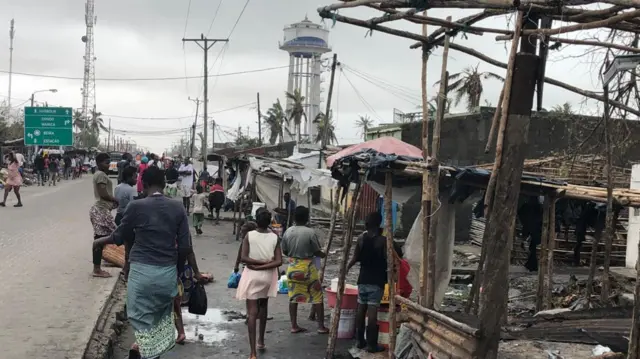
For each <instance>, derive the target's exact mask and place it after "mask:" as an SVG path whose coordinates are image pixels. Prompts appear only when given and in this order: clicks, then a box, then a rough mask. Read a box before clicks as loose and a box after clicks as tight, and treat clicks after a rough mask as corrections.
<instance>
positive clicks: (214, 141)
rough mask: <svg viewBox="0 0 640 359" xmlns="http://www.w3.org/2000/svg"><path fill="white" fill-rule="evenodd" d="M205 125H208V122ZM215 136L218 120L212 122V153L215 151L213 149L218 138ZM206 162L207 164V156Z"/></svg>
mask: <svg viewBox="0 0 640 359" xmlns="http://www.w3.org/2000/svg"><path fill="white" fill-rule="evenodd" d="M205 124H206V122H205ZM204 127H207V126H204ZM215 135H216V120H213V119H212V120H211V151H214V149H213V148H214V147H215V145H216V136H215ZM204 162H205V163H207V158H206V155H205V159H204Z"/></svg>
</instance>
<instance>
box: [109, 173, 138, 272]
mask: <svg viewBox="0 0 640 359" xmlns="http://www.w3.org/2000/svg"><path fill="white" fill-rule="evenodd" d="M136 171H137V170H136V168H135V167H127V168H125V169H124V171H123V172H122V183H120V184H119V185H117V186H116V189H115V190H114V191H113V194H114V197H115V198H116V201H118V209H117V212H116V219H115V222H116V226H119V225H120V223H121V222H122V216H123V215H124V210H125V209H127V206H128V205H129V203H130V202H131V201H133V200H134V199H135V198H136V197H137V196H138V192H137V191H136V187H135V185H136V180H137V175H136ZM132 246H133V241H125V242H124V248H125V249H124V268H122V272H123V273H124V278H125V280H127V278H128V277H129V254H130V252H131V247H132Z"/></svg>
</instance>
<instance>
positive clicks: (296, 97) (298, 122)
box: [286, 89, 307, 142]
mask: <svg viewBox="0 0 640 359" xmlns="http://www.w3.org/2000/svg"><path fill="white" fill-rule="evenodd" d="M286 96H287V99H288V100H290V101H291V108H290V109H288V111H287V112H288V113H287V114H288V119H289V120H288V121H287V123H291V121H293V124H294V126H295V128H296V133H297V137H298V142H300V136H301V132H302V131H301V130H300V129H301V126H302V123H303V122H302V121H303V119H304V123H305V124H306V123H307V114H306V113H305V112H304V101H305V97H304V96H302V94H301V93H300V89H295V90H294V91H293V93H291V92H286Z"/></svg>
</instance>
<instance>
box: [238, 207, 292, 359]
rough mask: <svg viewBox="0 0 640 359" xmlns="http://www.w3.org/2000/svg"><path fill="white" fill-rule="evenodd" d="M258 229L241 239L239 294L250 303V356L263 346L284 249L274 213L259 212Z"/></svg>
mask: <svg viewBox="0 0 640 359" xmlns="http://www.w3.org/2000/svg"><path fill="white" fill-rule="evenodd" d="M256 224H257V225H258V229H257V230H255V231H251V232H249V233H247V235H246V236H245V237H244V239H243V241H242V257H241V261H242V263H244V264H245V268H244V270H243V271H242V276H241V278H240V283H239V284H238V290H237V292H236V298H237V299H239V300H245V301H246V303H247V316H248V318H247V327H248V329H249V346H250V348H251V354H250V356H249V359H256V358H257V351H256V349H258V350H264V349H266V347H265V342H264V335H265V332H266V329H267V312H268V305H269V298H275V297H276V296H277V295H278V269H277V268H278V267H279V266H281V265H282V251H281V249H280V241H279V239H278V236H277V235H276V234H275V233H273V232H272V231H271V230H270V229H269V225H270V224H271V213H270V212H269V211H259V212H258V213H256ZM258 319H259V320H260V333H259V337H258V341H257V345H256V321H257V320H258Z"/></svg>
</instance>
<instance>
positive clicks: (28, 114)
mask: <svg viewBox="0 0 640 359" xmlns="http://www.w3.org/2000/svg"><path fill="white" fill-rule="evenodd" d="M72 117H73V109H72V108H70V107H25V108H24V144H25V145H26V146H73V118H72Z"/></svg>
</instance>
